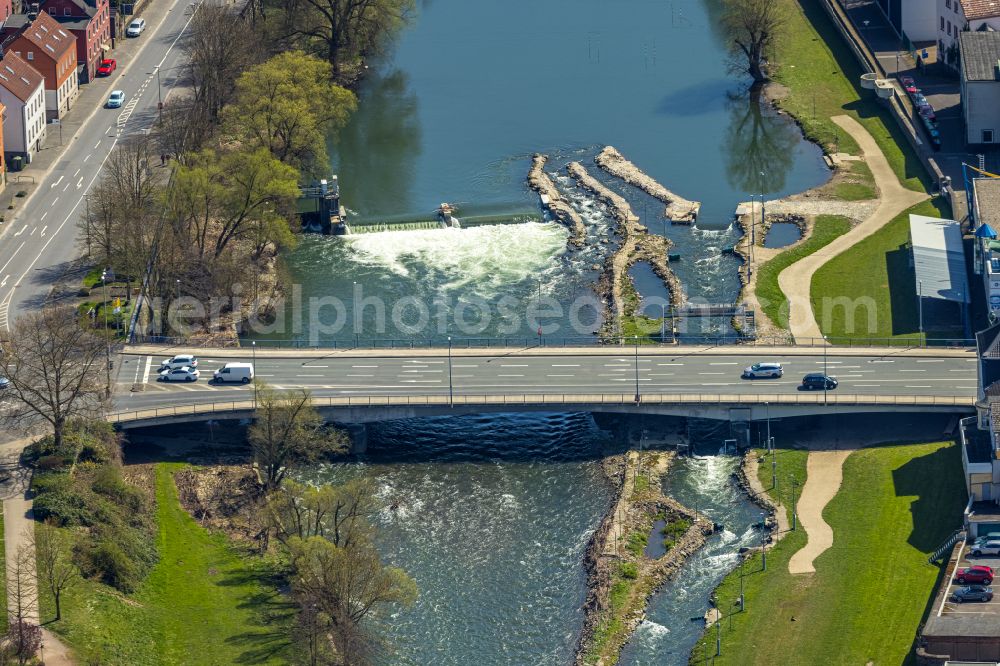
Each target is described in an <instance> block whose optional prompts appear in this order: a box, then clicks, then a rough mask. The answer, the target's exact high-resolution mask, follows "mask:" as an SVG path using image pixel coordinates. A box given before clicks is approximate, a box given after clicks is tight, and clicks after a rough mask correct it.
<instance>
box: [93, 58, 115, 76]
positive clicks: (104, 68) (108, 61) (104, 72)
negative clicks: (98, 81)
mask: <svg viewBox="0 0 1000 666" xmlns="http://www.w3.org/2000/svg"><path fill="white" fill-rule="evenodd" d="M117 67H118V61H117V60H114V59H113V58H105V59H104V60H102V61H101V64H100V65H99V66H98V67H97V75H98V76H111V72H113V71H115V68H117Z"/></svg>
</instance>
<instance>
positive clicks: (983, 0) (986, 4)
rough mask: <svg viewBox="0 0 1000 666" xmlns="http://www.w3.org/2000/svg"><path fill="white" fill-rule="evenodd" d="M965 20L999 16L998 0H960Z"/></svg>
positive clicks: (999, 5) (999, 2)
mask: <svg viewBox="0 0 1000 666" xmlns="http://www.w3.org/2000/svg"><path fill="white" fill-rule="evenodd" d="M962 11H963V12H964V13H965V20H966V21H975V20H976V19H987V18H994V17H996V16H1000V0H962Z"/></svg>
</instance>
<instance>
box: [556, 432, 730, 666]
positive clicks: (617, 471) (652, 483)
mask: <svg viewBox="0 0 1000 666" xmlns="http://www.w3.org/2000/svg"><path fill="white" fill-rule="evenodd" d="M673 455H674V454H673V453H659V452H647V453H644V454H639V453H637V452H635V451H630V452H629V453H628V454H626V455H624V456H623V455H618V456H611V457H609V458H606V459H605V461H604V471H605V474H606V475H607V476H608V479H609V480H610V481H611V482H612V483H614V484H615V487H616V488H617V490H616V492H615V496H614V501H613V502H612V504H611V508H610V509H609V511H608V513H607V514H606V515H605V517H604V520H602V521H601V525H600V526H599V527H598V529H597V530H596V531H595V533H594V535H593V537H591V540H590V543H589V544H588V547H587V552H586V555H585V559H584V564H585V567H586V570H587V579H588V596H587V600H586V603H585V604H584V626H583V630H582V632H581V634H580V641H579V643H578V647H577V652H576V658H575V660H574V661H575V663H576V664H580V665H582V664H598V665H605V664H613V663H615V662H617V659H618V655H619V653H620V652H621V649H622V647H624V645H625V643H626V642H627V641H628V639H629V637H630V636H631V635H632V633H633V632H634V631H635V629H636V627H637V626H638V625H639V623H640V622H641V621H642V619H643V616H644V613H645V608H646V604H647V603H648V601H649V597H650V596H651V595H652V594H653V593H654V592H655V591H656V590H658V589H659V588H660V587H662V586H663V585H664V584H665V583H666V582H667V581H668V580H670V579H671V578H672V577H673V576H674V575H676V574H677V572H678V571H679V570H680V568H681V566H682V565H683V564H684V562H685V561H686V560H687V558H688V557H689V556H690V555H691V554H693V553H694V552H696V551H697V550H698V549H699V548H701V547H702V546H703V545H704V543H705V540H706V539H707V538H708V536H709V535H710V534H711V533H712V531H713V525H712V522H711V521H710V520H709V519H708V518H707V517H705V516H703V515H701V514H698V513H696V512H694V511H692V510H691V509H688V508H687V507H685V506H683V505H681V504H680V503H679V502H677V501H675V500H673V499H671V498H670V497H667V496H665V495H664V494H663V492H662V490H661V479H662V477H663V475H664V474H665V473H666V471H667V469H668V467H669V464H670V461H671V460H672V459H673ZM658 519H659V520H664V521H667V522H668V523H669V524H678V523H679V524H680V525H681V526H682V527H683V526H685V525H686V528H684V532H683V533H682V534H680V535H679V536H678V537H677V538H676V539H674V540H672V541H671V545H670V547H669V549H668V550H667V552H666V554H664V555H663V556H661V557H659V558H657V559H651V558H649V557H648V556H646V554H645V552H644V550H643V549H642V548H638V547H637V546H639V545H641V546H642V547H644V546H645V544H646V540H647V538H649V536H650V534H651V532H652V530H653V525H654V522H655V521H656V520H658ZM612 598H614V601H612Z"/></svg>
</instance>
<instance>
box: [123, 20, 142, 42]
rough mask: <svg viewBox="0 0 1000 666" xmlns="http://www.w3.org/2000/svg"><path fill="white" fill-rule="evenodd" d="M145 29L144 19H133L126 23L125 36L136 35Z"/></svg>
mask: <svg viewBox="0 0 1000 666" xmlns="http://www.w3.org/2000/svg"><path fill="white" fill-rule="evenodd" d="M145 29H146V19H141V18H139V19H135V20H134V21H132V22H131V23H129V24H128V28H126V30H125V36H126V37H138V36H139V35H141V34H142V31H143V30H145Z"/></svg>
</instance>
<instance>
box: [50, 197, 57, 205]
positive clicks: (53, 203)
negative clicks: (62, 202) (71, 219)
mask: <svg viewBox="0 0 1000 666" xmlns="http://www.w3.org/2000/svg"><path fill="white" fill-rule="evenodd" d="M57 201H59V197H56V198H55V199H53V200H52V203H50V204H49V206H55V205H56V202H57Z"/></svg>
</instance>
